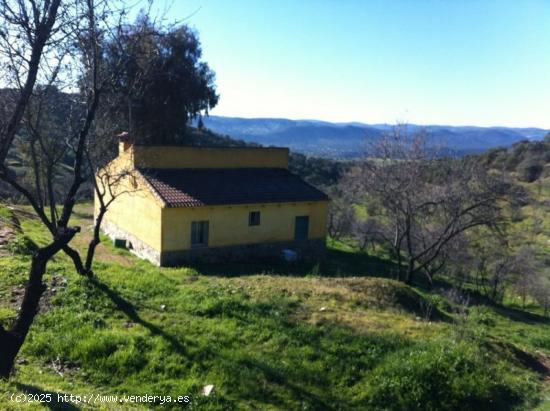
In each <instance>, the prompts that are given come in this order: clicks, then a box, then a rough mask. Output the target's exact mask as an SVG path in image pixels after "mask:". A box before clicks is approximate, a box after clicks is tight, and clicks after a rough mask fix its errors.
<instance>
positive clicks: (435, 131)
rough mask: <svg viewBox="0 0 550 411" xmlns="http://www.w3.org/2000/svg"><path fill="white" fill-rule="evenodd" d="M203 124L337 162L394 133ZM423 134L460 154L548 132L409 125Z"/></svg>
mask: <svg viewBox="0 0 550 411" xmlns="http://www.w3.org/2000/svg"><path fill="white" fill-rule="evenodd" d="M204 124H205V126H206V127H207V128H209V129H211V130H212V131H215V132H217V133H221V134H224V135H229V136H231V137H234V138H237V139H241V140H243V141H246V142H254V143H259V144H263V145H275V146H286V147H290V149H291V150H293V151H296V152H299V153H302V154H308V155H313V156H323V157H333V158H356V157H359V156H361V155H362V154H363V153H364V152H365V150H366V149H367V147H366V142H367V141H375V140H376V139H378V138H379V137H380V136H381V135H382V134H383V133H384V132H387V131H388V130H390V129H391V126H390V125H387V124H374V125H368V124H362V123H328V122H324V121H315V120H288V119H270V118H257V119H255V118H250V119H247V118H236V117H220V116H210V117H206V118H205V119H204ZM423 128H425V129H426V130H427V131H428V140H429V142H430V143H431V144H432V145H434V146H435V145H444V146H445V147H446V148H448V149H449V150H450V151H453V152H456V153H459V154H468V153H479V152H481V151H485V150H487V149H489V148H493V147H501V146H503V147H507V146H511V145H512V144H513V143H516V142H518V141H521V140H540V139H542V138H543V137H544V135H545V134H546V133H547V132H548V130H542V129H538V128H506V127H487V128H486V127H452V126H440V125H428V126H419V125H414V124H411V125H409V129H410V131H411V132H414V131H417V130H419V129H423Z"/></svg>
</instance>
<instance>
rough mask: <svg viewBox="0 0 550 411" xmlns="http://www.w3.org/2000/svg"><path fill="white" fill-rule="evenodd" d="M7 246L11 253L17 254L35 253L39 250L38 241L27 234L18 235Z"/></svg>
mask: <svg viewBox="0 0 550 411" xmlns="http://www.w3.org/2000/svg"><path fill="white" fill-rule="evenodd" d="M6 248H7V250H8V251H9V252H10V253H12V254H17V255H33V254H34V253H35V252H36V251H37V250H38V246H37V245H36V243H35V242H34V241H32V240H31V239H30V238H29V237H27V236H26V235H18V236H17V237H15V239H13V240H12V241H10V242H9V243H8V245H7V247H6Z"/></svg>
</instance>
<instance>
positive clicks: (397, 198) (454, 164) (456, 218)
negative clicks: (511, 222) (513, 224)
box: [348, 126, 510, 283]
mask: <svg viewBox="0 0 550 411" xmlns="http://www.w3.org/2000/svg"><path fill="white" fill-rule="evenodd" d="M348 178H350V179H351V180H352V181H351V183H350V186H351V185H353V187H355V188H354V190H355V191H356V192H357V193H358V194H359V199H358V200H357V201H362V202H366V203H369V204H373V205H376V207H377V209H378V210H379V212H380V215H378V216H377V218H378V221H379V223H380V224H381V225H382V226H383V228H384V229H383V230H382V233H381V235H382V236H383V238H384V242H385V243H386V244H387V245H388V246H389V247H390V249H391V250H392V252H393V254H394V256H395V259H396V261H397V264H398V266H399V279H400V280H402V281H405V282H407V283H408V282H411V281H412V280H413V276H414V275H415V274H417V273H424V274H425V275H426V277H427V279H428V280H429V281H430V282H431V281H432V278H433V275H434V274H435V273H437V272H438V271H439V270H441V269H442V268H443V267H444V265H445V263H446V261H447V259H446V258H443V257H444V256H445V250H447V249H448V247H449V245H450V244H451V242H452V241H453V239H455V238H457V236H459V235H461V234H462V233H464V232H466V231H468V230H470V229H472V228H474V227H478V226H485V227H490V228H492V229H495V230H497V229H498V228H499V226H500V225H501V224H502V223H503V222H504V220H505V219H504V215H503V213H502V209H501V207H502V206H501V200H504V199H506V198H507V194H508V191H509V189H510V186H509V185H508V184H507V183H505V182H504V181H503V180H502V179H500V178H498V177H497V176H494V175H490V174H488V173H487V172H486V171H485V170H484V169H483V167H481V165H479V164H478V163H477V162H476V161H475V160H474V159H470V158H455V157H449V156H447V157H442V156H441V155H440V152H438V151H437V150H435V149H433V148H431V147H428V146H427V135H426V133H425V132H423V133H416V134H412V135H411V134H409V133H408V131H407V128H406V127H405V126H398V127H396V128H395V129H394V130H393V132H392V133H390V134H388V135H386V136H385V137H383V138H382V139H380V141H378V142H377V143H376V144H375V145H374V147H373V149H372V151H371V152H370V153H369V157H368V158H366V159H364V160H363V161H362V162H361V164H360V165H359V166H358V168H357V169H356V170H354V171H353V173H352V174H351V176H350V177H348Z"/></svg>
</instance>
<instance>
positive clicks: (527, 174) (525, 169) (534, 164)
mask: <svg viewBox="0 0 550 411" xmlns="http://www.w3.org/2000/svg"><path fill="white" fill-rule="evenodd" d="M543 171H544V167H543V165H542V164H541V163H540V162H539V161H537V160H536V159H532V158H529V159H527V160H525V161H523V162H522V163H521V164H519V165H518V173H519V178H520V180H522V181H525V182H527V183H532V182H533V181H536V180H537V179H538V178H539V177H540V176H541V174H542V172H543Z"/></svg>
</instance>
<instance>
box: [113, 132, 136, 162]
mask: <svg viewBox="0 0 550 411" xmlns="http://www.w3.org/2000/svg"><path fill="white" fill-rule="evenodd" d="M116 137H117V138H118V155H119V156H121V155H123V154H124V153H126V152H127V151H128V150H129V149H130V148H131V147H132V146H133V145H134V143H133V141H132V138H131V137H130V133H128V132H127V131H123V132H122V133H120V134H117V136H116Z"/></svg>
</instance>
